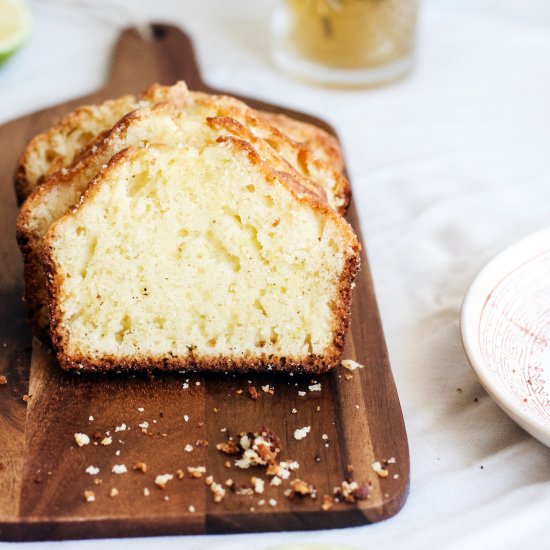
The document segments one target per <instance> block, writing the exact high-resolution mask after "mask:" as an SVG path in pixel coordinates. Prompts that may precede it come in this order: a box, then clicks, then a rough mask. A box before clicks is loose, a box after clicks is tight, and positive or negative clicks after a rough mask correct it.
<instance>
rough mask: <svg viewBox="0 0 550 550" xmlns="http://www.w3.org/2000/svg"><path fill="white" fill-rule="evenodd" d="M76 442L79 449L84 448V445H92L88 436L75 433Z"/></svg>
mask: <svg viewBox="0 0 550 550" xmlns="http://www.w3.org/2000/svg"><path fill="white" fill-rule="evenodd" d="M74 440H75V441H76V444H77V445H78V446H79V447H83V446H84V445H89V444H90V437H89V436H88V435H86V434H82V433H75V434H74Z"/></svg>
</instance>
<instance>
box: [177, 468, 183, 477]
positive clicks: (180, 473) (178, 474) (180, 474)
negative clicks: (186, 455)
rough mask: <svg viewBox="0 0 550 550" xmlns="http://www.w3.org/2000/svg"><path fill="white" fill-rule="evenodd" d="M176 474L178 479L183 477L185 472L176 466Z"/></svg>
mask: <svg viewBox="0 0 550 550" xmlns="http://www.w3.org/2000/svg"><path fill="white" fill-rule="evenodd" d="M176 476H177V478H178V479H183V478H184V477H185V472H184V471H183V470H181V469H180V468H178V469H177V470H176Z"/></svg>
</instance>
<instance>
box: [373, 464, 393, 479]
mask: <svg viewBox="0 0 550 550" xmlns="http://www.w3.org/2000/svg"><path fill="white" fill-rule="evenodd" d="M372 469H373V470H374V471H375V472H376V473H377V474H378V476H379V477H388V474H389V472H388V470H386V468H384V467H383V466H382V464H380V462H378V461H376V462H373V464H372Z"/></svg>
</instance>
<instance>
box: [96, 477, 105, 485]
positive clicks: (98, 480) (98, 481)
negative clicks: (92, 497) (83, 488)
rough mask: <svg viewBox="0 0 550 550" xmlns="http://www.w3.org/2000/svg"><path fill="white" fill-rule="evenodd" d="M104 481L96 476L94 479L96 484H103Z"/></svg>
mask: <svg viewBox="0 0 550 550" xmlns="http://www.w3.org/2000/svg"><path fill="white" fill-rule="evenodd" d="M102 483H103V480H102V479H98V478H95V479H94V485H101V484H102Z"/></svg>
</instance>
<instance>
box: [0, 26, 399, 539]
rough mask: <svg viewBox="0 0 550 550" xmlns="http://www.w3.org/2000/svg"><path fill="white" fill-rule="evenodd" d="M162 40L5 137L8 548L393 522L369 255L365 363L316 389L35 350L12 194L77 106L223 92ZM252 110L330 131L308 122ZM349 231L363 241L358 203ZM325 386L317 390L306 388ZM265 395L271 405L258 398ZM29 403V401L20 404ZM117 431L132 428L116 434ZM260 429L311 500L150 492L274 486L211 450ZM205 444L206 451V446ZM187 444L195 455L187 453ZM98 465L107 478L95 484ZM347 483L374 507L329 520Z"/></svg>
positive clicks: (4, 503)
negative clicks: (379, 465)
mask: <svg viewBox="0 0 550 550" xmlns="http://www.w3.org/2000/svg"><path fill="white" fill-rule="evenodd" d="M152 28H153V31H154V32H153V34H154V38H153V39H152V40H145V39H143V38H142V37H140V36H139V35H138V34H137V33H135V32H134V31H133V30H127V31H125V32H124V33H123V34H122V35H121V37H120V40H119V41H118V44H117V46H116V48H115V52H114V57H113V63H112V68H111V75H110V78H109V80H108V82H107V84H106V86H105V87H104V88H103V89H102V90H101V91H99V92H97V93H94V94H92V95H90V96H88V97H85V98H79V99H78V100H75V101H71V102H68V103H65V104H63V105H58V106H56V107H52V108H50V109H46V110H44V111H41V112H39V113H35V114H32V115H28V116H26V117H23V118H20V119H18V120H15V121H13V122H9V123H7V124H5V125H4V126H2V127H0V143H2V154H1V155H0V176H1V184H0V258H1V264H0V296H1V298H0V375H5V376H6V378H7V384H5V385H2V386H0V540H44V539H67V538H92V537H122V536H145V535H174V534H189V533H195V534H196V533H236V532H251V531H281V530H302V529H326V528H336V527H347V526H357V525H363V524H368V523H372V522H377V521H380V520H383V519H386V518H388V517H390V516H392V515H393V514H395V513H397V512H398V511H399V510H400V509H401V507H402V506H403V504H404V502H405V499H406V495H407V490H408V484H409V455H408V446H407V437H406V433H405V427H404V424H403V417H402V413H401V408H400V405H399V400H398V397H397V393H396V389H395V385H394V381H393V377H392V374H391V370H390V366H389V363H388V356H387V350H386V344H385V341H384V336H383V332H382V328H381V324H380V317H379V314H378V309H377V305H376V300H375V296H374V290H373V286H372V281H371V277H370V273H369V266H368V263H367V259H366V257H365V256H364V255H363V258H362V269H361V271H360V273H359V276H358V279H357V287H356V289H355V291H354V297H353V310H352V325H351V330H350V333H349V336H348V340H347V345H346V349H345V352H344V355H343V357H344V358H352V359H355V360H356V361H358V362H359V363H361V364H362V365H364V366H365V368H363V369H361V370H356V371H354V372H353V373H350V372H349V371H347V370H345V369H343V368H341V367H340V368H338V369H336V370H334V371H333V372H331V373H329V374H325V375H323V376H318V377H313V378H312V377H298V376H294V377H289V376H281V375H279V376H275V375H270V376H267V375H261V376H260V375H248V376H225V377H220V376H205V375H198V374H193V375H185V374H169V375H166V374H162V375H161V374H156V375H154V376H146V375H143V376H140V375H135V376H129V375H118V376H117V375H113V376H101V375H100V376H97V375H96V376H94V375H82V376H78V375H77V374H72V373H65V372H63V371H62V370H61V369H60V368H59V367H58V365H57V364H56V362H55V359H54V356H53V355H52V354H51V352H50V350H49V349H47V348H45V347H43V346H41V345H40V344H38V343H37V342H36V341H34V342H33V340H32V336H31V332H30V329H29V327H28V325H27V321H26V312H25V306H24V304H23V302H22V300H21V296H22V285H23V282H22V262H21V257H20V254H19V250H18V249H17V246H16V243H15V225H14V224H15V218H16V215H17V204H16V199H15V194H14V192H13V189H12V184H11V176H12V171H13V168H14V166H15V163H16V160H17V157H18V155H19V154H20V152H21V151H22V149H23V147H24V146H25V144H26V143H27V141H28V140H29V139H30V138H31V137H32V136H33V135H35V134H36V133H37V132H40V131H42V130H44V129H45V128H47V127H48V126H49V125H50V124H51V123H52V121H54V120H55V119H56V118H58V117H59V116H61V115H62V114H64V113H66V112H67V111H69V110H71V109H73V108H75V107H76V106H78V105H81V104H85V103H95V102H98V101H102V100H104V99H106V98H109V97H117V96H119V95H122V94H125V93H129V92H130V93H139V92H140V91H142V90H143V89H144V88H146V87H147V86H148V85H149V84H151V83H153V82H160V83H163V84H171V83H174V82H175V81H176V80H178V79H184V80H186V81H187V83H188V85H189V87H190V88H191V89H197V90H205V91H209V92H214V90H212V89H211V88H210V87H209V86H208V85H206V84H205V83H204V82H203V81H202V80H201V77H200V74H199V70H198V67H197V64H196V60H195V56H194V53H193V49H192V45H191V42H190V40H189V39H188V38H187V36H186V35H185V34H183V33H182V32H181V31H180V30H178V29H176V28H174V27H171V26H166V25H153V27H152ZM216 92H217V93H219V90H216ZM243 99H244V100H245V101H247V102H248V103H249V104H251V105H252V106H254V107H257V108H261V109H265V110H269V111H274V112H282V113H286V114H289V115H291V116H294V117H296V118H299V119H302V120H306V121H311V122H314V123H316V124H318V125H320V126H322V127H324V128H326V129H328V130H330V131H332V132H333V130H332V129H331V128H330V127H329V126H328V125H327V124H326V123H324V122H323V121H320V120H317V119H314V118H312V117H310V116H307V115H305V114H302V113H297V112H293V111H289V110H288V109H285V108H282V107H278V106H276V105H271V104H266V103H262V102H259V101H256V100H254V99H250V98H243ZM349 221H350V223H351V224H352V225H353V227H354V228H355V231H356V232H357V233H358V235H359V236H360V228H359V222H358V218H357V213H356V210H355V207H354V205H353V202H352V204H351V207H350V212H349ZM350 374H352V377H351V378H349V375H350ZM346 375H348V376H347V377H346ZM348 378H349V379H348ZM187 380H188V382H186V381H187ZM316 382H320V384H321V391H310V390H309V386H310V385H312V384H314V383H316ZM249 385H254V386H255V387H256V388H257V389H258V391H259V393H260V397H259V398H258V399H257V400H253V399H251V398H250V396H249V394H248V392H247V388H248V386H249ZM186 386H188V387H187V388H186ZM262 386H269V387H270V388H272V389H273V390H274V393H273V394H271V393H266V392H264V391H263V390H262V389H261V387H262ZM238 390H243V392H242V393H239V392H238ZM298 392H305V394H304V395H300V394H299V393H298ZM25 395H28V396H31V397H30V398H28V399H26V400H24V399H23V397H24V396H25ZM138 409H139V410H138ZM141 409H143V412H140V410H141ZM293 409H294V410H295V411H296V412H293ZM184 415H187V416H188V417H189V418H188V421H187V422H186V421H185V420H184ZM92 417H93V419H92ZM144 421H147V422H148V423H149V428H147V434H146V433H143V432H142V430H141V428H140V427H139V426H138V424H140V423H142V422H144ZM123 423H124V424H126V426H127V427H128V428H127V429H126V430H124V431H122V430H121V431H115V429H116V426H120V425H122V424H123ZM263 426H268V427H269V428H270V429H272V430H273V431H274V432H275V433H277V434H278V435H279V436H280V437H281V440H282V452H281V456H282V457H283V458H288V459H292V460H297V461H298V462H299V464H300V468H299V470H298V471H297V472H296V473H295V474H293V478H296V477H299V478H300V479H303V480H306V481H307V482H309V483H311V484H312V485H314V486H315V487H316V489H317V491H318V495H319V496H318V498H317V499H312V498H310V497H296V498H293V499H292V500H290V499H288V498H287V497H285V496H284V494H283V491H284V489H285V487H287V482H284V484H283V485H282V486H281V487H271V486H269V484H268V483H266V489H265V491H264V493H263V494H254V495H253V496H250V495H242V494H237V493H235V492H232V491H230V490H228V491H227V495H226V497H225V498H224V500H223V501H222V502H221V503H215V502H214V501H213V498H212V497H213V495H212V492H211V491H210V488H209V487H208V486H207V485H206V484H205V482H204V479H189V478H185V479H181V480H180V479H177V476H175V477H174V480H172V481H170V482H169V483H168V485H167V486H166V488H165V489H164V490H161V489H160V488H158V487H157V486H156V485H155V484H154V479H155V476H156V475H157V474H165V473H172V474H175V472H176V470H177V469H184V470H185V469H186V467H187V466H205V467H206V470H207V472H208V473H209V474H211V475H212V476H213V477H214V479H215V481H216V482H221V483H224V482H225V481H226V480H227V479H228V478H231V479H233V480H234V482H235V486H236V487H238V488H242V487H245V486H246V487H250V484H251V482H250V478H251V476H253V475H256V476H259V477H263V478H265V472H264V471H263V470H258V469H251V470H239V469H237V468H235V467H231V468H228V467H226V465H225V462H226V460H227V458H228V457H227V456H226V455H223V454H221V453H220V452H219V451H217V450H216V444H217V443H219V442H222V441H224V440H225V438H226V433H228V432H229V433H233V434H236V433H239V432H247V431H257V430H259V429H260V428H262V427H263ZM304 426H311V431H310V433H309V434H308V435H307V437H306V438H305V439H303V440H300V441H298V440H296V439H295V438H294V430H295V429H297V428H302V427H304ZM222 429H227V432H224V431H222ZM106 431H110V433H111V436H112V440H113V443H112V444H111V445H109V446H103V445H93V444H90V445H87V446H84V447H78V446H77V445H76V444H75V441H74V433H76V432H84V433H87V434H90V435H93V434H94V433H95V432H101V433H102V434H105V432H106ZM198 440H203V441H207V442H208V443H209V444H208V446H207V447H203V446H200V443H199V445H197V441H198ZM188 443H189V444H191V445H192V446H193V450H192V451H191V452H186V451H185V450H184V447H185V446H186V444H188ZM392 457H393V458H394V460H391V461H390V464H389V465H388V470H389V475H388V476H387V477H385V478H382V477H380V476H379V475H377V473H376V472H375V471H374V470H373V468H372V464H373V463H374V462H376V461H383V460H388V459H390V458H392ZM136 461H143V462H145V463H146V464H147V466H148V471H147V472H146V473H142V472H139V471H133V470H132V466H133V465H134V463H135V462H136ZM115 464H124V465H126V466H127V468H128V473H126V474H122V475H116V474H114V473H112V472H111V470H112V467H113V466H114V465H115ZM88 466H95V467H97V468H99V469H100V473H99V474H98V475H96V476H91V475H89V474H87V473H85V469H86V468H87V467H88ZM352 468H353V471H352V472H351V469H352ZM96 479H101V484H100V485H99V484H98V485H96V484H94V480H96ZM348 479H353V480H355V481H357V482H358V483H360V484H363V483H365V482H367V483H370V496H369V498H368V499H366V500H360V501H357V502H355V503H347V502H342V503H338V504H336V505H335V506H334V507H333V508H332V509H330V510H327V511H324V510H322V509H321V502H322V496H323V495H324V494H332V492H333V488H334V487H336V486H340V485H341V484H342V482H343V481H344V480H348ZM113 487H114V488H116V489H117V490H118V493H119V494H118V496H116V497H114V498H112V497H110V496H109V493H110V491H111V489H112V488H113ZM144 488H147V489H149V491H150V495H149V496H145V495H144ZM85 490H93V491H94V492H95V502H86V501H85V499H84V496H83V495H84V491H85ZM270 499H275V501H276V504H275V502H274V501H271V504H270V502H269V501H270ZM262 500H264V501H265V503H263V504H262V503H261V501H262ZM273 504H275V505H273ZM190 506H193V507H194V511H190V510H189V507H190ZM365 537H368V533H365Z"/></svg>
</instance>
